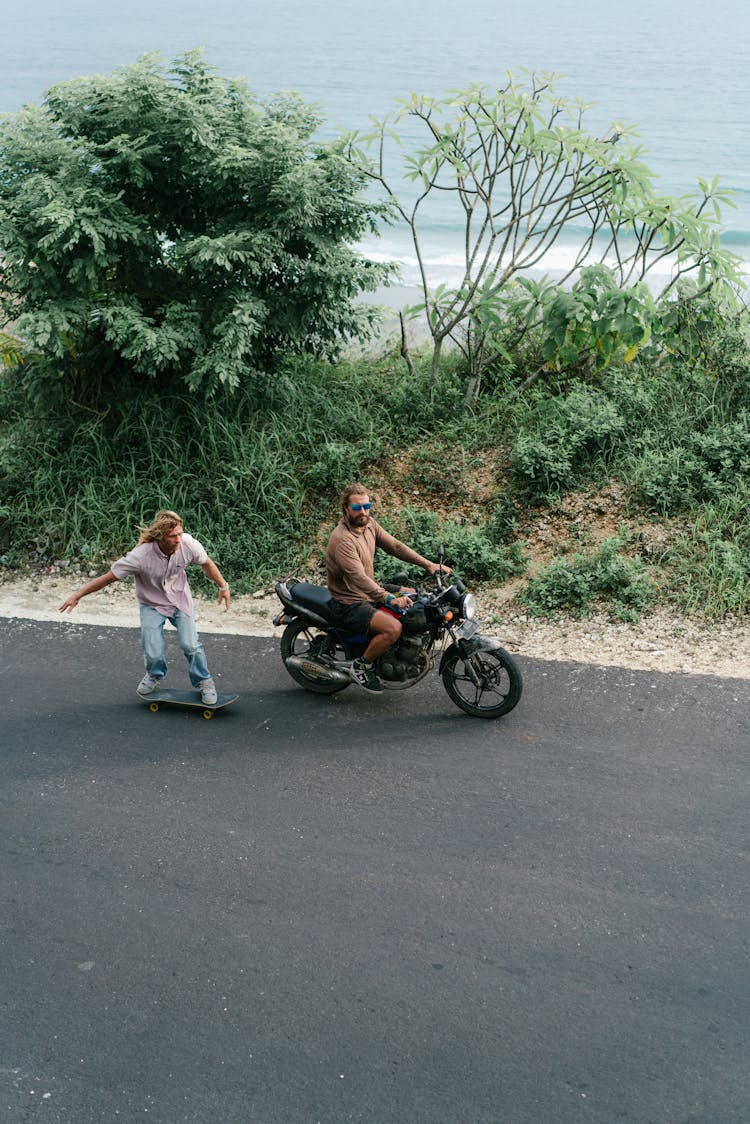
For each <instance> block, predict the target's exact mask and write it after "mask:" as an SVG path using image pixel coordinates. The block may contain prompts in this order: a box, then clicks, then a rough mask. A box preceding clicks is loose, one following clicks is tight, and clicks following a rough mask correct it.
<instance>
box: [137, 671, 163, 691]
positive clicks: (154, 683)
mask: <svg viewBox="0 0 750 1124" xmlns="http://www.w3.org/2000/svg"><path fill="white" fill-rule="evenodd" d="M160 683H161V679H157V678H156V676H154V675H151V673H150V672H148V671H147V672H146V674H145V675H144V676H143V679H141V681H140V683H139V684H138V686H137V687H136V691H137V692H138V694H139V695H150V694H151V692H152V691H155V690H156V689H157V687H158V686H159V684H160Z"/></svg>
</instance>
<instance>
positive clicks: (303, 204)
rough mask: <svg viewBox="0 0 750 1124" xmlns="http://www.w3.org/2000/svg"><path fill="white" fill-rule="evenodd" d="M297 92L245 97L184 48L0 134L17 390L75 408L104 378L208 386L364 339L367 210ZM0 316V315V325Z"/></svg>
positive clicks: (370, 211) (6, 295)
mask: <svg viewBox="0 0 750 1124" xmlns="http://www.w3.org/2000/svg"><path fill="white" fill-rule="evenodd" d="M318 124H319V117H318V114H317V112H316V111H315V110H314V109H312V108H311V107H310V106H308V105H306V104H305V103H304V102H303V101H302V100H301V99H300V98H299V97H298V96H296V95H294V94H285V95H279V96H276V97H273V98H271V99H269V100H267V101H266V102H264V103H259V102H258V101H257V100H256V99H255V98H254V97H253V95H252V94H251V93H250V91H249V90H248V88H247V87H246V86H245V84H244V83H242V82H241V81H234V80H226V79H223V78H220V77H217V76H216V75H215V74H214V73H213V72H212V71H211V69H210V68H209V67H207V66H206V65H205V64H204V62H203V60H202V57H201V55H200V52H191V53H189V54H187V55H185V56H183V57H181V58H179V59H177V60H176V61H175V63H174V64H173V65H172V67H171V68H169V69H166V68H165V66H164V64H163V62H162V61H161V60H160V58H159V56H157V55H146V56H144V57H143V58H142V59H140V60H139V61H138V62H137V63H136V64H135V65H132V66H128V67H124V68H122V69H120V70H118V71H116V72H115V73H114V74H112V75H109V76H104V77H100V76H95V77H88V78H79V79H75V80H72V81H67V82H63V83H61V84H60V85H58V86H55V87H53V88H52V89H51V90H50V91H48V93H47V95H46V97H45V100H44V102H43V104H42V106H41V108H36V107H33V106H28V107H25V108H24V109H23V110H21V112H20V113H18V114H16V115H13V116H10V117H6V118H5V119H4V120H3V121H2V122H1V123H0V262H2V275H1V277H0V308H1V309H2V312H3V313H4V316H5V321H6V322H14V328H13V331H14V334H15V335H17V336H18V337H19V338H20V339H21V340H23V341H24V343H25V344H26V345H27V347H28V348H29V349H30V350H33V352H34V353H35V362H34V364H33V365H31V366H32V367H33V370H34V377H35V378H36V379H37V380H40V381H41V385H42V388H43V390H44V391H45V392H46V393H47V394H49V393H50V392H51V387H52V386H53V385H57V386H59V387H62V388H63V389H64V391H65V393H67V394H68V395H70V396H72V397H75V398H77V399H78V400H80V401H81V402H88V403H91V402H96V401H99V400H101V401H106V398H107V396H108V392H109V390H110V389H111V386H112V385H113V384H114V383H115V382H117V383H121V382H122V380H123V379H133V380H135V382H136V384H138V383H141V382H143V383H145V382H147V381H148V380H155V379H158V380H159V384H160V385H161V386H163V387H164V388H165V389H167V388H168V387H169V386H170V385H174V384H175V382H178V383H180V384H181V383H183V382H184V383H185V384H187V386H188V387H190V388H191V389H195V390H198V389H200V390H202V391H204V392H207V393H211V392H213V391H214V390H215V389H216V388H217V387H219V386H222V385H223V386H225V387H228V388H234V387H236V386H238V385H239V384H240V383H241V382H242V381H243V380H246V379H247V378H248V377H252V373H253V372H255V371H258V370H262V369H267V368H268V367H269V365H273V363H274V361H275V359H276V358H277V357H278V356H279V355H280V354H281V353H289V352H293V351H308V352H311V353H314V354H317V355H321V356H333V355H335V354H336V352H337V350H338V349H339V348H340V346H341V344H342V342H343V341H345V340H346V339H347V338H349V337H356V338H366V337H367V335H368V333H369V332H370V331H371V329H372V325H373V323H374V318H375V313H374V310H373V309H372V307H370V306H367V305H365V304H364V303H362V302H357V300H356V297H357V296H358V294H360V293H361V292H362V291H369V290H373V289H375V288H376V287H377V286H378V285H379V284H381V283H382V281H383V280H384V278H385V277H387V275H388V270H387V269H385V270H384V269H383V267H382V266H378V265H375V264H373V263H371V262H369V261H367V260H366V259H364V258H362V257H361V256H359V255H358V254H357V253H356V252H355V250H353V249H352V245H353V244H354V243H355V242H356V241H357V239H358V238H360V237H361V236H362V235H363V234H364V233H365V232H366V231H371V230H374V229H375V227H376V223H377V218H378V215H379V213H380V211H381V210H382V208H381V207H379V206H378V205H377V204H374V203H373V202H372V201H368V200H367V199H365V198H364V192H363V190H362V189H363V182H364V181H363V176H362V173H361V172H359V171H358V170H356V169H354V168H353V167H352V166H351V164H349V163H347V162H346V161H345V160H344V159H342V157H341V156H340V155H339V154H337V153H336V152H334V151H333V150H332V148H331V147H330V146H325V145H321V144H317V143H315V142H314V141H313V139H312V138H313V134H314V132H315V130H316V128H317V126H318ZM0 323H2V319H0Z"/></svg>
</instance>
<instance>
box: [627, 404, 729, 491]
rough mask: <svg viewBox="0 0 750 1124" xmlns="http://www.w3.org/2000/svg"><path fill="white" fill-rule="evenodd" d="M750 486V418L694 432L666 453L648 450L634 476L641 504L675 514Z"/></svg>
mask: <svg viewBox="0 0 750 1124" xmlns="http://www.w3.org/2000/svg"><path fill="white" fill-rule="evenodd" d="M747 482H750V414H748V413H746V412H744V411H743V412H742V413H741V414H740V416H739V417H738V418H737V419H736V421H734V422H730V423H729V424H725V425H721V426H720V427H716V428H712V429H709V430H708V431H706V432H692V433H690V432H689V431H688V432H687V433H685V434H683V438H682V440H681V441H680V442H679V443H677V444H674V445H672V446H671V447H669V448H666V449H658V448H657V449H650V448H647V449H646V450H644V453H643V455H642V457H641V460H640V463H639V465H638V468H637V471H636V476H635V491H636V495H637V497H638V498H639V499H640V500H641V502H642V503H644V504H646V505H647V506H648V507H650V508H653V509H654V510H656V511H659V512H662V513H671V512H676V511H680V510H684V509H687V508H689V507H691V506H694V505H696V504H700V503H705V502H708V501H715V500H720V499H723V498H727V497H730V496H732V495H733V494H734V493H735V492H736V490H737V487H738V485H740V484H744V483H747Z"/></svg>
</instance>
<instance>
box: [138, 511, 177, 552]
mask: <svg viewBox="0 0 750 1124" xmlns="http://www.w3.org/2000/svg"><path fill="white" fill-rule="evenodd" d="M177 526H180V527H181V526H182V517H181V516H180V515H178V514H177V512H176V511H157V513H156V515H155V516H154V518H153V522H152V523H151V524H150V525H149V526H148V527H147V526H146V525H145V524H144V525H143V526H142V527H141V537H140V538H139V539H138V545H139V546H140V545H141V543H144V542H160V541H161V539H163V538H164V536H165V535H168V534H169V532H170V531H173V530H174V529H175V527H177Z"/></svg>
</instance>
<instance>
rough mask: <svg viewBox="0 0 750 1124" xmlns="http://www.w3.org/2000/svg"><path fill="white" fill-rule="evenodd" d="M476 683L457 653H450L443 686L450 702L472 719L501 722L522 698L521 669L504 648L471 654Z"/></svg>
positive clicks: (443, 675) (444, 669)
mask: <svg viewBox="0 0 750 1124" xmlns="http://www.w3.org/2000/svg"><path fill="white" fill-rule="evenodd" d="M469 660H470V661H471V667H472V670H473V672H474V674H475V675H476V677H477V679H478V680H479V682H478V683H475V682H474V681H473V680H472V678H471V676H470V675H469V673H468V671H467V669H466V661H465V660H464V659H463V658H462V656H461V654H460V652H458V651H455V652H452V653H451V655H450V656H449V657H448V659H447V661H446V663H445V665H444V667H443V673H442V678H443V686H444V687H445V689H446V691H447V692H448V694H449V696H450V698H451V699H452V700H453V702H454V703H455V704H456V706H458V707H460V708H461V710H463V711H464V712H465V713H466V714H471V715H472V717H474V718H501V717H502V715H503V714H508V713H509V712H510V711H511V710H512V709H513V707H514V706H515V705H516V703H517V702H518V700H519V699H520V697H521V692H522V690H523V679H522V678H521V669H520V668H519V666H518V664H517V663H516V661H515V660H514V659H513V657H512V656H511V655H510V653H509V652H506V651H505V649H504V648H495V649H493V650H492V651H487V652H474V654H473V655H471V656H470V657H469Z"/></svg>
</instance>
